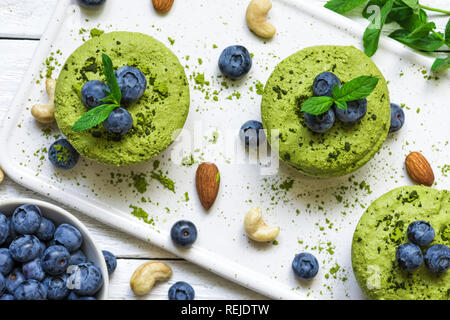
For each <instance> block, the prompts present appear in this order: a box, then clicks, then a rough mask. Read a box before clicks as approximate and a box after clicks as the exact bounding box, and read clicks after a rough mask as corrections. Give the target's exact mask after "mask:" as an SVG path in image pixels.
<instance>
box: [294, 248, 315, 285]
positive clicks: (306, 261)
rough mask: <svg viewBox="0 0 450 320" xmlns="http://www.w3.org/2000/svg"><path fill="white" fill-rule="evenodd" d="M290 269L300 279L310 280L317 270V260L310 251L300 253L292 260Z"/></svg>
mask: <svg viewBox="0 0 450 320" xmlns="http://www.w3.org/2000/svg"><path fill="white" fill-rule="evenodd" d="M292 269H293V270H294V273H295V275H296V276H297V277H299V278H300V279H302V280H311V279H312V278H314V277H315V276H316V274H317V272H319V262H317V259H316V257H314V256H313V255H312V254H310V253H300V254H298V255H296V256H295V258H294V261H292Z"/></svg>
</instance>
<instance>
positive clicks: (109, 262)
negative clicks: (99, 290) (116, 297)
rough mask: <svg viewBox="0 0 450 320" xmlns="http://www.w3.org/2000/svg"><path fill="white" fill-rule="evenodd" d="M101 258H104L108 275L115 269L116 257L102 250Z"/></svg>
mask: <svg viewBox="0 0 450 320" xmlns="http://www.w3.org/2000/svg"><path fill="white" fill-rule="evenodd" d="M102 253H103V256H104V257H105V262H106V267H107V268H108V274H112V273H113V272H114V270H116V268H117V259H116V256H115V255H113V254H112V253H111V252H109V251H106V250H103V251H102Z"/></svg>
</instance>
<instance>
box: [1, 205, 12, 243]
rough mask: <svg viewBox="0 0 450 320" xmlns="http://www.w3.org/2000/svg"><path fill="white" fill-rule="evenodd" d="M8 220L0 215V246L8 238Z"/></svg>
mask: <svg viewBox="0 0 450 320" xmlns="http://www.w3.org/2000/svg"><path fill="white" fill-rule="evenodd" d="M9 233H10V231H9V220H8V218H7V217H6V216H5V215H4V214H1V213H0V246H1V245H2V244H4V243H5V242H6V240H7V239H8V236H9Z"/></svg>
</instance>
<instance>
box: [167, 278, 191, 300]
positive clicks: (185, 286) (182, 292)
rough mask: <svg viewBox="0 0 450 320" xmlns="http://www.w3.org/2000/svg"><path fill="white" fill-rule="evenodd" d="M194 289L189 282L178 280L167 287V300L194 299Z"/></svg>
mask: <svg viewBox="0 0 450 320" xmlns="http://www.w3.org/2000/svg"><path fill="white" fill-rule="evenodd" d="M194 298H195V291H194V289H193V288H192V287H191V285H190V284H189V283H186V282H183V281H178V282H176V283H174V284H173V285H172V286H171V287H170V289H169V300H194Z"/></svg>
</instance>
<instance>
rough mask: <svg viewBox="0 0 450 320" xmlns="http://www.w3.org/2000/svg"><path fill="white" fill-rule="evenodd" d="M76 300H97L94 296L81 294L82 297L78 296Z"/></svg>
mask: <svg viewBox="0 0 450 320" xmlns="http://www.w3.org/2000/svg"><path fill="white" fill-rule="evenodd" d="M78 300H97V299H95V297H87V296H83V297H78Z"/></svg>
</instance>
